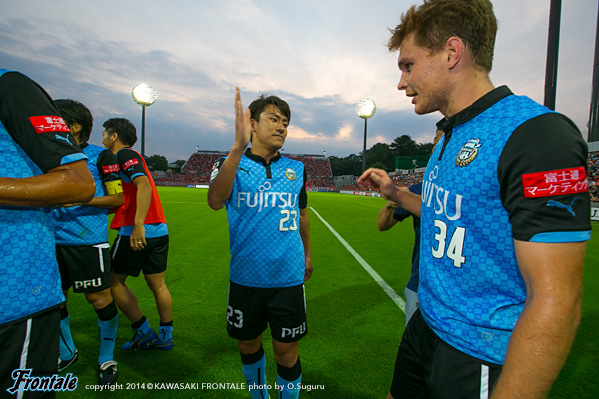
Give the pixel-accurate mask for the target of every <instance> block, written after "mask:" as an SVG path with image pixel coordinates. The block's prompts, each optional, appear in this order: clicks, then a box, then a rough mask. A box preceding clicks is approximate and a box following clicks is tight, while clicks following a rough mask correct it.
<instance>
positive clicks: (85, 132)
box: [54, 99, 94, 142]
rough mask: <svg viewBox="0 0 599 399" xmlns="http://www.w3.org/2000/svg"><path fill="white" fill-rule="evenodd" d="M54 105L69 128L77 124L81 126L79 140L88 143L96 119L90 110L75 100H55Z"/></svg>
mask: <svg viewBox="0 0 599 399" xmlns="http://www.w3.org/2000/svg"><path fill="white" fill-rule="evenodd" d="M54 104H55V105H56V108H58V112H59V113H60V116H62V119H63V120H64V121H65V123H66V124H67V126H69V127H70V126H71V125H73V124H75V123H78V124H80V125H81V133H80V135H79V138H80V139H81V141H85V142H87V140H89V136H90V135H91V133H92V127H93V126H94V118H93V116H92V113H91V112H90V110H89V109H88V108H87V107H86V106H85V105H83V104H82V103H80V102H79V101H75V100H69V99H60V100H54Z"/></svg>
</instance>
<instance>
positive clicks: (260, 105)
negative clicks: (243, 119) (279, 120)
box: [248, 94, 291, 122]
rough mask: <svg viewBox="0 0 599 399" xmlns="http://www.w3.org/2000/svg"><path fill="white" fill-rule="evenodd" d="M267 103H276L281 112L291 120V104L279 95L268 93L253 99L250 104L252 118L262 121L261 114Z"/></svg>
mask: <svg viewBox="0 0 599 399" xmlns="http://www.w3.org/2000/svg"><path fill="white" fill-rule="evenodd" d="M267 105H274V106H275V107H277V108H279V111H281V114H283V116H285V117H286V118H287V121H288V122H289V121H291V110H290V109H289V104H287V103H286V102H285V101H283V100H281V99H280V98H279V97H277V96H267V95H266V94H262V95H261V96H260V97H258V98H257V99H255V100H254V101H252V103H251V104H250V106H249V107H248V108H249V109H250V118H252V119H254V120H256V121H260V114H261V113H262V111H264V108H266V106H267Z"/></svg>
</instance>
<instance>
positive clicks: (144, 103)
mask: <svg viewBox="0 0 599 399" xmlns="http://www.w3.org/2000/svg"><path fill="white" fill-rule="evenodd" d="M131 95H132V96H133V100H134V101H135V102H136V103H138V104H139V105H141V156H142V157H145V156H146V107H149V106H150V105H152V104H154V102H155V101H156V92H155V91H154V89H152V87H150V85H148V84H146V83H140V84H138V85H137V86H135V87H134V88H133V90H132V91H131Z"/></svg>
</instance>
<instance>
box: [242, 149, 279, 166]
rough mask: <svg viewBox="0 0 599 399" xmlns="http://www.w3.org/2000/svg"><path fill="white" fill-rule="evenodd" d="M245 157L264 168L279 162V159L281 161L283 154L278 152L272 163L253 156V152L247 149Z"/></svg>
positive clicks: (271, 160) (258, 156)
mask: <svg viewBox="0 0 599 399" xmlns="http://www.w3.org/2000/svg"><path fill="white" fill-rule="evenodd" d="M245 156H246V157H248V158H249V159H251V160H252V161H254V162H259V163H261V164H262V165H264V166H267V165H269V164H271V163H273V162H277V161H278V160H279V159H281V153H280V152H278V153H277V155H275V156H274V157H272V158H271V159H270V163H268V162H266V160H265V159H264V158H262V157H261V156H260V155H256V154H252V152H251V151H250V149H249V148H248V149H246V150H245Z"/></svg>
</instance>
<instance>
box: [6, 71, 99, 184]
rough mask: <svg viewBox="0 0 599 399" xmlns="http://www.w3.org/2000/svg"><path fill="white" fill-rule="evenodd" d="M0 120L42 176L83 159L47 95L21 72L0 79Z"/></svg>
mask: <svg viewBox="0 0 599 399" xmlns="http://www.w3.org/2000/svg"><path fill="white" fill-rule="evenodd" d="M0 121H1V122H2V124H3V125H4V127H5V128H6V130H7V131H8V133H9V134H10V136H11V137H12V138H13V140H15V142H16V143H17V144H18V145H19V146H20V147H21V148H22V149H23V151H25V153H26V154H27V156H28V157H29V158H30V159H31V160H32V161H33V162H34V163H35V164H36V165H37V166H38V167H39V168H40V169H41V170H42V171H43V172H44V173H45V172H47V171H48V170H50V169H52V168H55V167H57V166H60V165H63V164H67V163H70V162H75V161H79V160H82V159H86V158H87V157H86V156H85V155H84V154H83V153H82V152H81V149H80V148H79V146H78V145H77V143H76V142H75V139H74V138H73V137H72V136H71V134H70V132H69V128H68V127H67V125H66V123H65V122H64V121H63V119H62V117H61V116H60V114H59V112H58V110H57V109H56V106H55V105H54V103H53V102H52V99H51V98H50V96H49V95H48V94H47V93H46V92H45V91H44V89H43V88H42V87H40V86H39V85H38V84H37V83H35V82H34V81H32V80H31V79H29V78H28V77H26V76H25V75H23V74H21V73H18V72H7V73H5V74H3V75H2V76H1V77H0Z"/></svg>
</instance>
